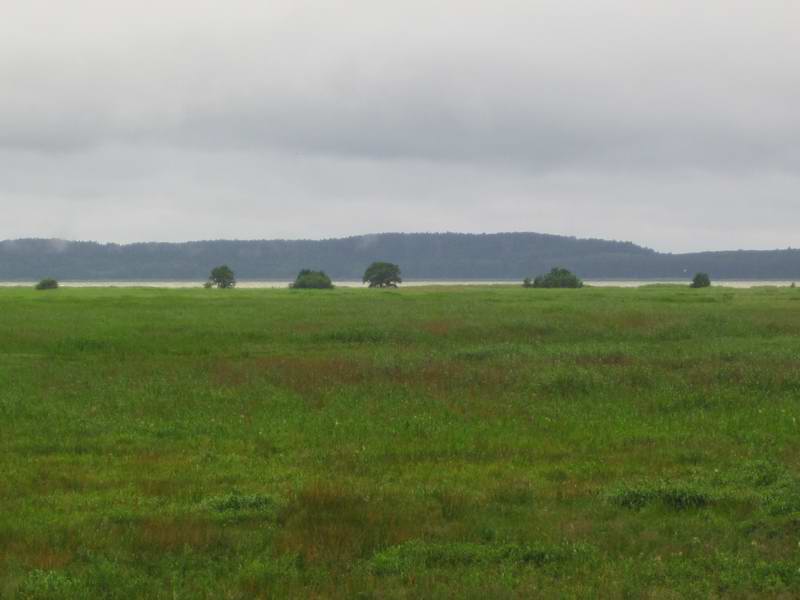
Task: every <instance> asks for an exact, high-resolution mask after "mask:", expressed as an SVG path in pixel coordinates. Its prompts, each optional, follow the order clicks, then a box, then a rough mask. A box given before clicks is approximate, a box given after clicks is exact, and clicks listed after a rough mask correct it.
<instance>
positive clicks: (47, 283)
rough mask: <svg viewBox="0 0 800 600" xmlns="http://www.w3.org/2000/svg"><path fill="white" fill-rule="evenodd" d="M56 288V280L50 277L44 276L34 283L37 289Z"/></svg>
mask: <svg viewBox="0 0 800 600" xmlns="http://www.w3.org/2000/svg"><path fill="white" fill-rule="evenodd" d="M56 288H58V281H56V280H55V279H53V278H52V277H45V278H44V279H42V280H41V281H40V282H39V283H37V284H36V289H37V290H54V289H56Z"/></svg>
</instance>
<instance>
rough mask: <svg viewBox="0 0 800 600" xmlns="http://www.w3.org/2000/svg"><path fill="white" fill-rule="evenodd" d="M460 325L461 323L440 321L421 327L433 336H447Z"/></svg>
mask: <svg viewBox="0 0 800 600" xmlns="http://www.w3.org/2000/svg"><path fill="white" fill-rule="evenodd" d="M460 325H461V322H460V321H453V320H448V319H438V320H435V321H426V322H425V323H423V324H422V325H421V329H422V330H423V331H425V332H427V333H430V334H432V335H440V336H446V335H448V334H449V333H450V332H451V331H452V330H453V329H456V328H457V327H459V326H460Z"/></svg>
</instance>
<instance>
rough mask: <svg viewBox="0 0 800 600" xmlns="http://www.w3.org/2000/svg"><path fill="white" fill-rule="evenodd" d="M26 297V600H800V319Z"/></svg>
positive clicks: (799, 302)
mask: <svg viewBox="0 0 800 600" xmlns="http://www.w3.org/2000/svg"><path fill="white" fill-rule="evenodd" d="M44 296H45V295H43V294H40V293H38V292H35V291H34V290H32V289H23V288H15V289H12V288H5V289H0V339H2V340H3V344H2V347H0V380H1V381H2V384H3V385H2V389H3V393H2V394H0V450H1V451H0V473H2V474H3V475H2V477H0V597H2V598H3V599H5V598H10V599H13V598H26V599H27V598H48V599H54V598H58V599H59V600H61V599H67V600H70V599H72V600H76V599H84V598H154V599H165V600H166V599H172V598H228V599H249V598H664V599H666V598H773V599H784V598H794V597H796V596H797V590H798V589H800V551H798V542H800V403H799V402H798V398H800V368H799V366H798V365H799V364H800V363H798V336H800V310H799V309H800V297H799V296H798V294H797V290H791V289H789V288H787V287H784V288H775V287H772V288H770V287H764V288H756V289H749V290H733V289H728V288H725V287H719V286H714V287H712V288H710V289H708V290H706V291H704V293H702V294H698V293H696V291H695V290H690V289H689V288H688V287H686V286H684V285H678V286H666V285H662V286H654V287H647V288H640V289H610V288H586V289H584V290H582V291H581V292H580V293H574V292H573V291H572V290H552V291H548V292H547V293H538V292H535V291H531V290H523V289H521V288H519V287H518V286H508V287H502V286H497V287H489V286H486V287H474V286H473V287H429V288H406V289H402V290H396V291H393V292H390V293H382V294H373V293H370V292H369V291H367V290H363V289H347V288H338V289H334V290H330V291H328V292H326V293H319V294H316V293H303V294H298V293H294V292H293V291H290V290H288V289H283V290H278V289H272V290H264V289H261V290H250V289H239V290H235V291H234V292H233V293H224V294H222V293H220V294H209V293H207V292H204V291H203V290H197V289H195V290H191V289H176V290H158V289H111V288H109V289H89V288H84V289H75V288H69V287H67V288H63V289H61V290H59V292H58V293H57V294H53V295H49V294H48V295H47V298H45V297H44Z"/></svg>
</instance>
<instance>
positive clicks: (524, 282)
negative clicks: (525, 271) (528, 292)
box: [522, 277, 533, 288]
mask: <svg viewBox="0 0 800 600" xmlns="http://www.w3.org/2000/svg"><path fill="white" fill-rule="evenodd" d="M522 287H524V288H529V287H533V281H532V280H531V278H530V277H526V278H525V279H523V280H522Z"/></svg>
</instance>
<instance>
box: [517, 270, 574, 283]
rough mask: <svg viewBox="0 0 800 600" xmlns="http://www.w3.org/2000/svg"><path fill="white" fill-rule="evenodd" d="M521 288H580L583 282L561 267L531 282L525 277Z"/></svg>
mask: <svg viewBox="0 0 800 600" xmlns="http://www.w3.org/2000/svg"><path fill="white" fill-rule="evenodd" d="M522 287H526V288H530V287H534V288H581V287H583V281H581V280H580V279H579V278H578V276H577V275H575V274H574V273H572V272H571V271H568V270H567V269H562V268H561V267H555V268H553V269H551V270H550V272H549V273H547V274H545V275H539V276H538V277H536V278H535V279H534V280H533V281H531V279H530V277H526V278H525V280H524V281H523V282H522Z"/></svg>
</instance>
